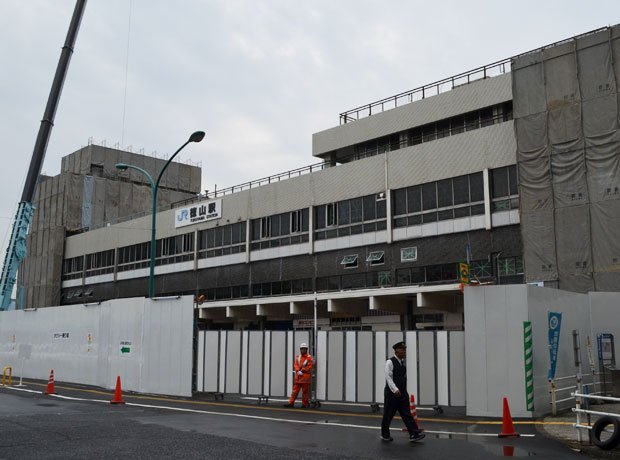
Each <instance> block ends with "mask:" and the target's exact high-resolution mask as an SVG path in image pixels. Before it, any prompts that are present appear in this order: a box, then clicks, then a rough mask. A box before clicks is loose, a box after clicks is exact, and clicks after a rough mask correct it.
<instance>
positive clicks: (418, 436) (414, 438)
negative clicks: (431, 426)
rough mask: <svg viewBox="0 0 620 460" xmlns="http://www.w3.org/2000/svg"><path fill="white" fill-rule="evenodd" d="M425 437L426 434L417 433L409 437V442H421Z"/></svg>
mask: <svg viewBox="0 0 620 460" xmlns="http://www.w3.org/2000/svg"><path fill="white" fill-rule="evenodd" d="M425 437H426V435H425V434H424V433H422V432H421V431H418V432H417V433H415V434H412V435H411V436H409V442H416V441H421V440H422V439H424V438H425Z"/></svg>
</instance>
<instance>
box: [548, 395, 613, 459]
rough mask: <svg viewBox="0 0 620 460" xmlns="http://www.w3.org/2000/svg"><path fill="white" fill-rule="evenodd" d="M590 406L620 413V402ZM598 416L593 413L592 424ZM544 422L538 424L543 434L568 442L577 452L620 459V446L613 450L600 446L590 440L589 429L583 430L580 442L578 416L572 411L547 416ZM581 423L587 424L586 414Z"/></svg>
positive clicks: (598, 409)
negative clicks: (576, 423)
mask: <svg viewBox="0 0 620 460" xmlns="http://www.w3.org/2000/svg"><path fill="white" fill-rule="evenodd" d="M590 408H591V410H593V411H597V412H606V413H614V414H620V404H596V405H592V406H591V407H590ZM598 417H599V416H597V415H591V417H590V424H594V422H596V420H597V419H598ZM543 422H545V423H544V424H541V425H538V427H539V431H540V432H541V433H542V434H544V435H545V436H547V437H549V438H552V439H555V440H557V441H559V442H562V443H564V444H566V445H567V446H568V447H569V448H570V449H571V450H573V451H575V452H581V453H583V454H585V455H587V456H590V457H597V458H616V459H620V448H618V447H616V448H615V449H612V450H602V449H600V448H598V447H597V446H595V445H594V444H592V443H591V442H590V440H589V433H588V430H581V442H579V438H578V433H577V429H576V428H575V427H574V425H575V422H576V417H575V413H574V412H572V411H565V412H563V413H561V414H558V415H557V416H555V417H554V416H548V417H545V419H544V420H543ZM581 423H582V424H583V425H587V423H588V422H587V418H586V415H583V416H582V422H581Z"/></svg>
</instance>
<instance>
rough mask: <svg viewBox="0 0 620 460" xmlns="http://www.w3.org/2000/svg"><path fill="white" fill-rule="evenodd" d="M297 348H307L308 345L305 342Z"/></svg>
mask: <svg viewBox="0 0 620 460" xmlns="http://www.w3.org/2000/svg"><path fill="white" fill-rule="evenodd" d="M299 348H308V344H307V343H306V342H304V343H302V344H301V345H299Z"/></svg>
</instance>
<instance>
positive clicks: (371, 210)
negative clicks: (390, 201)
mask: <svg viewBox="0 0 620 460" xmlns="http://www.w3.org/2000/svg"><path fill="white" fill-rule="evenodd" d="M392 196H394V195H392ZM376 199H377V198H376V197H375V195H366V196H365V197H364V198H363V206H364V220H375V219H376V217H377V211H376V209H375V201H376Z"/></svg>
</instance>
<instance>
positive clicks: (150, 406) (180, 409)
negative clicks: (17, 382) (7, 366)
mask: <svg viewBox="0 0 620 460" xmlns="http://www.w3.org/2000/svg"><path fill="white" fill-rule="evenodd" d="M7 388H10V389H13V390H16V391H25V392H28V393H39V394H40V393H41V392H40V391H34V390H26V389H22V388H13V387H7ZM49 396H51V397H54V398H58V399H64V400H68V401H82V402H97V403H104V404H109V403H110V401H105V400H102V399H87V398H76V397H73V396H64V395H58V394H55V395H49ZM125 405H126V406H133V407H142V408H147V409H159V410H161V409H164V410H169V411H176V412H189V413H193V414H206V415H216V416H217V415H219V416H226V417H239V418H249V419H254V420H268V421H271V422H284V423H297V424H300V425H317V426H328V427H331V426H339V427H343V428H359V429H364V430H380V429H381V427H379V426H369V425H356V424H354V423H339V422H329V421H324V422H317V421H311V420H310V421H308V420H295V419H287V418H278V417H264V416H261V415H249V414H234V413H230V412H215V411H208V410H199V409H188V408H185V407H171V406H158V405H155V404H138V403H131V402H125ZM424 432H425V433H429V434H445V435H452V436H485V437H495V438H496V437H497V434H493V433H467V432H458V431H434V430H424ZM534 436H535V435H534V434H522V435H521V437H528V438H533V437H534Z"/></svg>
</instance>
